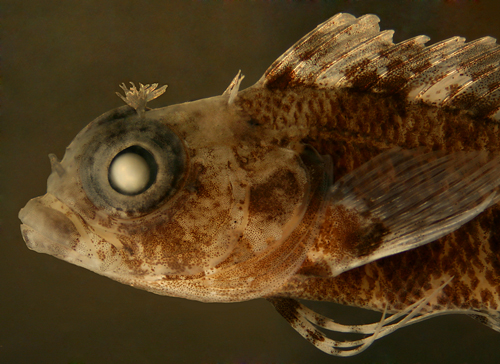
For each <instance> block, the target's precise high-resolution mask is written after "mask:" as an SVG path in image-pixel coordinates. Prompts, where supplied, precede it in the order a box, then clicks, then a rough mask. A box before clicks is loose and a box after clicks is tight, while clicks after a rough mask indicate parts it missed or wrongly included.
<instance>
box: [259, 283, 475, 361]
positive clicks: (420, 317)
mask: <svg viewBox="0 0 500 364" xmlns="http://www.w3.org/2000/svg"><path fill="white" fill-rule="evenodd" d="M452 279H453V278H451V279H449V280H448V281H446V282H444V283H443V284H442V285H441V286H440V287H439V288H437V289H436V290H434V291H433V292H432V293H430V294H429V295H428V296H426V297H424V298H422V299H420V300H419V301H417V302H415V303H414V304H412V305H410V306H408V307H406V308H405V309H404V310H402V311H401V312H398V313H395V314H394V315H392V316H390V317H388V318H386V313H387V305H386V309H385V310H384V312H383V314H382V318H381V320H380V321H379V322H378V323H376V324H365V325H342V324H339V323H337V322H334V321H333V320H332V319H330V318H328V317H325V316H322V315H320V314H317V313H316V312H314V311H312V310H311V309H309V308H307V307H306V306H304V305H303V304H301V303H300V302H298V301H296V300H294V299H290V298H280V297H272V298H268V301H269V302H271V303H272V304H273V305H274V307H275V308H276V310H277V311H278V312H279V313H280V314H281V315H282V316H283V318H285V319H286V320H287V321H288V322H289V323H290V325H291V326H292V327H293V328H294V329H295V330H296V331H297V332H298V333H299V334H300V335H302V336H303V337H304V338H305V339H306V340H307V341H309V342H310V343H311V344H313V345H314V346H316V347H317V348H318V349H320V350H321V351H323V352H325V353H327V354H330V355H334V356H342V357H347V356H353V355H356V354H359V353H361V352H362V351H364V350H366V349H367V348H368V347H369V346H370V345H371V344H372V343H373V342H374V341H375V340H378V339H380V338H382V337H384V336H387V335H389V334H391V333H393V332H394V331H396V330H398V329H400V328H402V327H406V326H409V325H412V324H415V323H418V322H421V321H424V320H427V319H429V318H431V317H436V316H440V315H445V314H453V313H461V314H468V313H469V312H468V311H465V310H441V311H432V310H428V312H425V313H423V312H422V310H423V309H424V307H425V306H427V304H428V303H429V302H430V301H431V300H432V299H434V298H435V297H436V296H437V295H438V294H439V293H440V292H441V291H442V289H443V288H444V287H445V286H446V285H447V284H448V283H449V282H450V281H451V280H452ZM478 317H481V318H484V317H483V316H478ZM316 327H320V328H323V329H327V330H330V331H334V332H341V333H351V334H365V335H368V336H367V337H365V338H363V339H359V340H346V341H338V340H332V339H330V338H328V337H327V336H326V335H325V334H324V333H323V332H322V331H320V330H318V329H317V328H316Z"/></svg>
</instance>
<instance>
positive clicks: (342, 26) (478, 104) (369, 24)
mask: <svg viewBox="0 0 500 364" xmlns="http://www.w3.org/2000/svg"><path fill="white" fill-rule="evenodd" d="M378 22H379V18H378V17H377V16H375V15H364V16H361V17H359V18H356V17H354V16H352V15H350V14H342V13H341V14H337V15H335V16H334V17H332V18H331V19H329V20H327V21H326V22H324V23H323V24H320V25H319V26H317V27H316V29H314V30H313V31H311V32H310V33H309V34H307V35H306V36H304V37H303V38H302V39H300V40H299V41H298V42H297V43H296V44H295V45H294V46H292V47H291V48H290V49H289V50H287V51H286V52H285V53H284V54H283V55H282V56H281V57H280V58H278V59H277V60H276V61H275V62H274V63H273V64H272V65H271V67H269V69H268V70H267V71H266V72H265V74H264V76H263V78H262V79H261V80H260V81H259V84H260V85H262V86H264V87H267V88H269V89H285V88H289V87H294V86H300V85H305V86H313V87H319V88H353V89H357V90H360V91H367V92H377V93H386V94H391V95H395V94H400V95H402V96H405V97H406V98H407V99H408V100H409V101H412V102H418V101H423V102H425V103H428V104H432V105H436V106H447V107H453V108H459V109H464V110H468V112H469V113H470V114H471V115H475V116H479V117H489V118H492V119H495V120H500V46H498V45H497V44H496V42H495V39H494V38H491V37H485V38H481V39H478V40H475V41H473V42H469V43H465V39H464V38H460V37H454V38H450V39H447V40H445V41H442V42H439V43H436V44H434V45H432V46H428V47H426V46H425V43H426V42H427V41H429V38H428V37H427V36H422V35H421V36H417V37H414V38H411V39H408V40H406V41H403V42H401V43H398V44H394V43H393V42H392V35H393V31H392V30H385V31H380V29H379V26H378Z"/></svg>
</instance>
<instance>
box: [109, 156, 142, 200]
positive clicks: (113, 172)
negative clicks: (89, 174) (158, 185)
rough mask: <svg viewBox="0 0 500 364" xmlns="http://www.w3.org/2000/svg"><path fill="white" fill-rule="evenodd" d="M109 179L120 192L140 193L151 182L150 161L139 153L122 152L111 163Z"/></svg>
mask: <svg viewBox="0 0 500 364" xmlns="http://www.w3.org/2000/svg"><path fill="white" fill-rule="evenodd" d="M109 179H110V182H111V183H112V184H113V185H114V186H115V187H116V188H117V189H118V190H120V192H123V193H131V194H133V193H138V192H140V191H141V190H143V189H144V187H146V185H147V184H148V182H149V166H148V163H147V162H146V161H145V160H144V158H142V157H141V156H140V155H138V154H135V153H125V154H122V155H120V156H119V157H117V158H115V160H114V161H113V162H112V163H111V166H110V167H109Z"/></svg>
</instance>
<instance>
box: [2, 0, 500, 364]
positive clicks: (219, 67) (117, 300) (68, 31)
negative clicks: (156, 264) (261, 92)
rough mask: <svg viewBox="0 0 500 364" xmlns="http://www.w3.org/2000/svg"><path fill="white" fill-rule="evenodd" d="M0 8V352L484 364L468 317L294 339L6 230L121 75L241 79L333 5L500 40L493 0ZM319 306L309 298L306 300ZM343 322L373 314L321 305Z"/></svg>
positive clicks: (284, 328)
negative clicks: (388, 330) (322, 343)
mask: <svg viewBox="0 0 500 364" xmlns="http://www.w3.org/2000/svg"><path fill="white" fill-rule="evenodd" d="M1 11H2V19H1V22H2V27H1V28H2V32H3V35H2V38H1V42H2V47H1V68H2V75H3V76H2V77H3V84H2V95H1V98H2V111H1V122H0V125H1V136H0V138H1V139H0V153H1V158H0V168H1V170H0V176H1V179H0V181H1V183H2V185H1V186H0V187H1V188H0V198H1V199H0V201H1V209H0V210H1V211H0V214H1V215H0V218H1V220H0V224H1V225H0V229H1V230H0V234H1V238H0V292H1V296H0V363H85V364H91V363H216V362H218V363H340V362H344V363H479V362H481V363H493V362H500V349H499V347H500V345H499V344H500V333H497V332H495V331H493V330H491V329H489V328H487V327H485V326H483V325H481V324H479V323H476V322H475V321H473V320H472V319H470V318H468V317H465V316H448V317H441V318H436V319H433V320H430V321H427V322H424V323H421V324H418V325H415V326H413V327H409V328H405V329H402V330H400V331H398V332H396V333H394V334H392V335H390V336H388V337H386V338H384V339H382V340H380V341H378V342H376V343H375V344H374V345H373V346H372V347H371V348H370V349H368V350H367V351H365V352H364V353H362V354H360V355H358V356H355V357H353V358H348V359H341V358H335V357H330V356H328V355H326V354H323V353H322V352H320V351H319V350H317V349H315V348H314V347H313V346H312V345H310V344H309V343H307V342H306V341H305V340H304V339H302V338H301V337H300V336H299V335H298V334H297V333H296V332H295V331H294V330H293V329H291V328H290V327H289V325H288V324H287V323H286V322H285V321H284V320H283V319H282V318H281V317H280V316H279V314H278V313H276V312H275V311H274V309H273V307H272V306H271V305H270V304H269V303H267V302H266V301H264V300H254V301H250V302H244V303H235V304H203V303H198V302H192V301H187V300H182V299H177V298H169V297H161V296H156V295H153V294H151V293H147V292H143V291H139V290H135V289H133V288H131V287H127V286H124V285H121V284H118V283H116V282H113V281H111V280H109V279H107V278H104V277H101V276H98V275H96V274H94V273H91V272H89V271H86V270H85V269H82V268H78V267H76V266H72V265H70V264H68V263H65V262H63V261H59V260H57V259H55V258H53V257H50V256H48V255H40V254H37V253H35V252H32V251H30V250H28V249H27V248H26V246H25V245H24V243H23V241H22V238H21V235H20V233H19V221H18V219H17V213H18V210H19V209H20V208H21V207H22V206H23V205H24V204H25V203H26V202H27V201H28V200H29V199H30V198H32V197H35V196H37V195H41V194H43V193H45V189H46V178H47V176H48V175H49V172H50V167H49V161H48V158H47V154H48V153H56V154H57V156H58V157H60V158H61V157H62V155H63V153H64V148H65V147H66V146H67V145H68V144H69V142H70V141H71V140H72V138H73V137H74V136H75V135H76V133H77V132H78V131H79V130H80V129H81V128H83V127H84V126H85V125H86V124H87V123H89V122H90V121H91V120H92V119H94V118H95V117H97V116H99V115H100V114H101V113H103V112H105V111H107V110H110V109H112V108H115V107H117V106H120V105H122V101H121V100H120V99H119V98H118V97H116V95H115V94H114V93H115V91H119V88H118V84H119V83H121V82H124V81H135V82H142V83H152V82H159V83H160V84H168V85H169V88H168V90H167V93H166V94H165V95H164V96H162V97H161V98H160V99H159V100H156V101H154V103H152V104H151V105H150V106H153V107H155V106H156V107H159V106H164V105H168V104H173V103H178V102H184V101H188V100H194V99H199V98H204V97H209V96H213V95H218V94H220V93H221V92H223V91H224V89H225V88H226V87H227V85H228V84H229V82H230V81H231V79H232V78H233V77H234V75H235V74H236V73H237V71H238V70H239V69H241V70H242V71H243V73H244V74H245V75H246V79H245V80H244V83H243V86H244V87H247V86H249V85H251V84H252V83H254V82H255V81H256V80H257V79H258V78H259V77H260V75H261V74H262V73H263V72H264V71H265V69H266V68H267V66H268V65H270V64H271V62H272V61H273V60H274V59H276V58H277V57H278V56H279V55H280V54H281V53H282V52H284V51H285V50H286V49H287V48H288V47H289V46H291V45H292V44H293V43H294V42H295V41H296V40H298V39H299V38H300V37H301V36H302V35H304V34H305V33H306V32H308V31H310V30H311V29H312V28H314V27H315V26H316V25H317V24H319V23H321V22H323V21H324V20H326V19H328V18H329V17H330V16H332V15H334V14H336V13H338V12H341V11H342V12H350V13H353V14H354V15H357V16H359V15H363V14H366V13H375V14H377V15H379V16H380V18H381V19H382V21H381V27H382V28H383V29H394V30H396V36H395V38H396V40H398V41H400V40H403V39H406V38H408V37H411V36H415V35H418V34H427V35H429V36H431V38H432V40H433V41H438V40H442V39H445V38H448V37H451V36H454V35H462V36H466V37H467V39H469V40H472V39H475V38H478V37H481V36H485V35H492V36H494V37H497V38H498V37H500V25H499V21H498V19H499V16H500V2H497V1H495V0H490V1H476V2H472V1H447V2H445V1H437V0H435V1H389V0H387V1H336V2H334V1H331V2H319V1H315V2H291V1H289V2H284V1H281V2H271V1H265V2H249V1H234V2H217V3H215V2H209V1H199V2H188V1H185V2H184V1H182V2H181V1H178V2H169V1H165V0H161V1H132V0H111V1H97V0H84V1H52V0H50V1H29V0H26V1H7V2H5V1H4V2H3V4H2V6H1ZM315 307H316V306H315ZM318 307H319V308H320V309H321V310H323V312H328V314H329V315H330V316H332V317H334V318H335V319H337V320H338V321H340V322H344V323H367V322H371V321H375V320H377V319H378V317H379V315H378V314H375V313H372V312H369V311H364V310H358V309H349V308H344V307H342V306H338V305H333V304H332V305H320V306H318Z"/></svg>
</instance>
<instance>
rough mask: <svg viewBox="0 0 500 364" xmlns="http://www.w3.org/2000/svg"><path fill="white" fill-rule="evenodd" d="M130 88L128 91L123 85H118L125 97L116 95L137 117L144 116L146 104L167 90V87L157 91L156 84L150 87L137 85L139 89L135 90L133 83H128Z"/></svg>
mask: <svg viewBox="0 0 500 364" xmlns="http://www.w3.org/2000/svg"><path fill="white" fill-rule="evenodd" d="M130 84H131V85H132V87H130V89H128V88H127V86H125V84H124V83H122V84H121V85H120V88H121V89H122V90H123V92H124V93H125V96H122V95H121V94H119V93H118V92H117V93H116V94H117V95H118V96H119V97H120V98H121V99H122V100H123V101H125V103H126V104H127V105H129V106H130V107H132V108H134V109H135V110H136V111H137V114H138V115H139V117H142V116H143V115H144V112H145V111H146V104H147V103H148V102H149V101H151V100H154V99H156V98H157V97H159V96H161V95H162V94H163V93H164V92H165V90H166V89H167V87H168V86H167V85H164V86H161V87H160V88H159V89H156V88H157V87H158V84H157V83H153V84H152V85H149V84H148V85H143V84H142V83H139V89H137V88H136V87H135V85H134V83H133V82H130Z"/></svg>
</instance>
